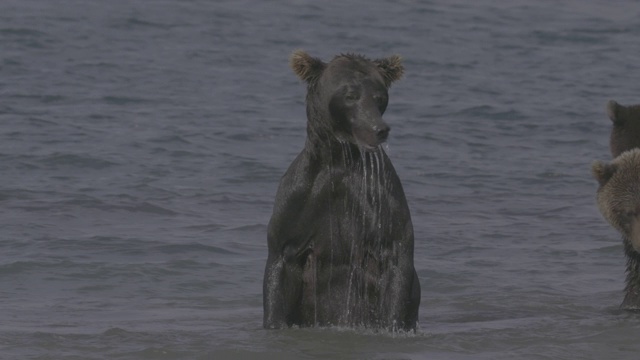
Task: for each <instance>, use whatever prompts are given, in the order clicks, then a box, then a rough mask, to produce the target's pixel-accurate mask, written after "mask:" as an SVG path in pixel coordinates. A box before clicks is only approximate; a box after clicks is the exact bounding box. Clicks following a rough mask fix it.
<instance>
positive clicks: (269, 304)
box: [263, 51, 420, 331]
mask: <svg viewBox="0 0 640 360" xmlns="http://www.w3.org/2000/svg"><path fill="white" fill-rule="evenodd" d="M291 67H292V68H293V71H294V72H295V73H296V75H297V76H298V77H299V78H300V79H302V80H303V81H305V82H306V83H307V120H308V121H307V140H306V143H305V146H304V149H303V150H302V152H301V153H300V154H299V155H298V156H297V157H296V159H295V160H294V161H293V163H292V164H291V165H290V166H289V169H288V170H287V172H286V173H285V174H284V176H283V177H282V179H281V181H280V186H279V188H278V192H277V195H276V199H275V205H274V210H273V215H272V217H271V220H270V222H269V229H268V235H267V238H268V247H269V255H268V259H267V264H266V268H265V273H264V283H263V286H264V287H263V300H264V327H265V328H269V329H272V328H283V327H288V326H292V325H297V326H355V327H366V328H382V329H388V330H391V331H395V330H399V329H402V330H414V329H415V328H416V324H417V320H418V307H419V305H420V283H419V281H418V275H417V274H416V271H415V269H414V265H413V225H412V223H411V216H410V214H409V207H408V205H407V201H406V199H405V195H404V191H403V189H402V184H401V183H400V179H399V178H398V176H397V175H396V172H395V170H394V168H393V166H392V165H391V161H390V159H389V158H388V157H387V155H386V153H385V152H384V150H383V149H382V147H381V143H383V142H384V141H385V140H386V139H387V136H388V134H389V130H390V129H389V126H388V125H387V124H386V123H385V122H384V121H383V120H382V114H383V113H384V111H385V109H386V108H387V101H388V93H387V91H388V89H389V87H390V86H391V83H392V82H394V81H395V80H397V79H399V78H400V77H401V76H402V73H403V71H404V69H403V67H402V64H401V62H400V58H399V57H398V56H392V57H389V58H386V59H379V60H369V59H367V58H365V57H363V56H360V55H352V54H347V55H339V56H336V57H335V58H334V59H333V60H332V61H330V62H329V63H324V62H323V61H321V60H319V59H317V58H312V57H311V56H309V55H308V54H307V53H305V52H303V51H296V52H294V53H293V55H292V56H291Z"/></svg>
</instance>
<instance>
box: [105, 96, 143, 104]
mask: <svg viewBox="0 0 640 360" xmlns="http://www.w3.org/2000/svg"><path fill="white" fill-rule="evenodd" d="M102 99H103V100H104V101H105V102H106V103H108V104H111V105H130V104H146V103H150V102H152V101H151V100H149V99H145V98H136V97H129V96H104V97H103V98H102Z"/></svg>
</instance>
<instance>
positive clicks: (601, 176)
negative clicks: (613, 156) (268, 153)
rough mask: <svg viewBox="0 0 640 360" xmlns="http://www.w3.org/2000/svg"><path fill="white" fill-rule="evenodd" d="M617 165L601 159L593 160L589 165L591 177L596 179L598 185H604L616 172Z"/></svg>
mask: <svg viewBox="0 0 640 360" xmlns="http://www.w3.org/2000/svg"><path fill="white" fill-rule="evenodd" d="M616 170H618V167H617V166H616V165H615V164H613V163H605V162H602V161H594V162H593V165H591V172H592V173H593V177H594V178H595V179H596V180H598V183H599V184H600V186H604V184H606V183H607V182H608V181H609V179H611V177H612V176H613V174H615V173H616Z"/></svg>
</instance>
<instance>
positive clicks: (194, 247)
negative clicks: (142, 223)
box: [155, 243, 237, 255]
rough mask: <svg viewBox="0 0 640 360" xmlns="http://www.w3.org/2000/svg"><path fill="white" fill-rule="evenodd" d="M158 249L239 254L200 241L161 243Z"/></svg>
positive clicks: (172, 252)
mask: <svg viewBox="0 0 640 360" xmlns="http://www.w3.org/2000/svg"><path fill="white" fill-rule="evenodd" d="M155 249H156V250H158V251H160V252H162V253H165V254H181V253H190V252H209V253H214V254H223V255H237V253H235V252H233V251H230V250H227V249H225V248H222V247H218V246H212V245H203V244H200V243H191V244H179V245H161V246H156V247H155Z"/></svg>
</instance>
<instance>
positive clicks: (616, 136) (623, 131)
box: [607, 100, 640, 157]
mask: <svg viewBox="0 0 640 360" xmlns="http://www.w3.org/2000/svg"><path fill="white" fill-rule="evenodd" d="M607 115H609V119H611V122H613V129H611V138H610V140H609V148H610V149H611V155H613V157H616V156H618V155H620V154H622V153H623V152H625V151H627V150H631V149H634V148H638V147H640V105H632V106H623V105H620V104H618V103H617V102H615V101H613V100H610V101H609V102H608V103H607Z"/></svg>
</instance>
